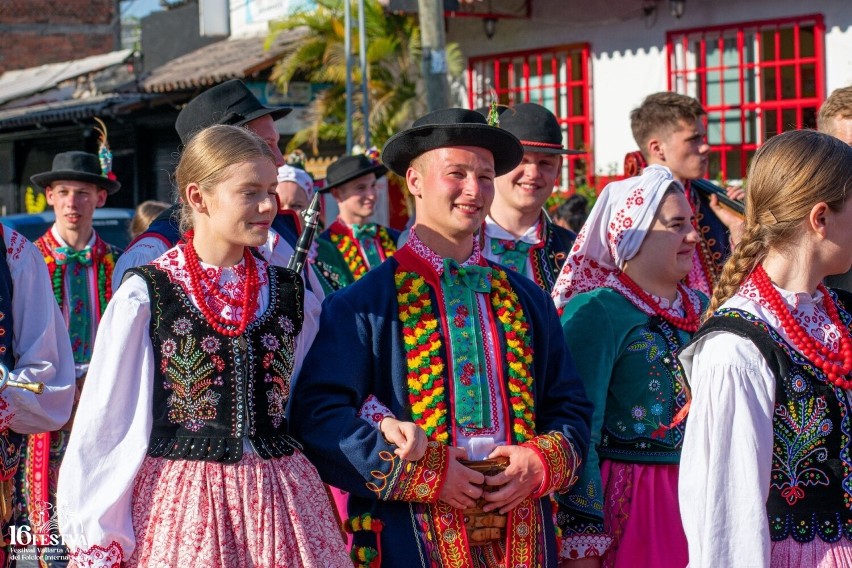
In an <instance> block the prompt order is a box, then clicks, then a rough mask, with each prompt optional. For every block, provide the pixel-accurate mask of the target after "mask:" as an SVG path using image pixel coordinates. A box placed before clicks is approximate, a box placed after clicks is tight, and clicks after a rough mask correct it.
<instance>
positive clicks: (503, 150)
mask: <svg viewBox="0 0 852 568" xmlns="http://www.w3.org/2000/svg"><path fill="white" fill-rule="evenodd" d="M448 146H476V147H478V148H485V149H486V150H489V151H490V152H491V153H492V154H493V155H494V171H495V173H496V174H497V175H498V176H501V175H503V174H505V173H507V172H510V171H511V170H512V169H514V167H515V166H517V165H518V164H519V163H520V162H521V159H522V158H523V156H524V150H523V148H522V147H521V143H520V142H519V141H518V139H517V138H515V136H514V135H513V134H512V133H510V132H508V131H506V130H503V129H502V128H497V127H495V126H489V125H488V123H487V122H486V121H485V117H484V116H482V115H481V114H479V113H478V112H476V111H475V110H467V109H463V108H448V109H443V110H437V111H434V112H430V113H429V114H427V115H426V116H424V117H422V118H419V119H417V120H416V121H415V122H414V124H413V125H412V127H411V128H409V129H408V130H403V131H402V132H399V133H397V134H394V135H393V136H392V137H391V138H390V140H388V141H387V143H386V144H385V147H384V149H383V150H382V161H384V163H385V164H386V165H387V166H388V167H389V168H390V169H391V170H392V171H393V172H395V173H397V174H399V175H401V176H404V175H405V172H406V170H408V166H409V165H410V164H411V161H412V160H413V159H414V158H416V157H417V156H419V155H421V154H423V153H424V152H428V151H429V150H434V149H435V148H445V147H448Z"/></svg>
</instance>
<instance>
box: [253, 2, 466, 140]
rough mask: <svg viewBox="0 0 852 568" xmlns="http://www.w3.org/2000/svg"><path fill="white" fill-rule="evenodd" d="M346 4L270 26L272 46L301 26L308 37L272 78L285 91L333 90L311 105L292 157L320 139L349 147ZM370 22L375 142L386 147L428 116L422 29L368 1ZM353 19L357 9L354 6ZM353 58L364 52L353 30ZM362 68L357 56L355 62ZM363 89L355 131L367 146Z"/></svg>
mask: <svg viewBox="0 0 852 568" xmlns="http://www.w3.org/2000/svg"><path fill="white" fill-rule="evenodd" d="M343 2H344V0H316V1H315V6H314V7H313V8H311V9H307V10H299V11H297V12H295V13H294V14H292V15H291V16H289V17H287V18H285V19H284V20H280V21H277V22H274V23H273V24H272V25H271V26H270V28H271V29H270V35H269V38H268V39H267V44H269V43H271V42H272V41H274V39H275V37H276V35H277V34H279V33H281V32H284V31H287V30H293V29H297V28H303V29H304V28H307V30H308V33H307V34H305V35H304V36H302V37H301V38H300V39H298V40H297V41H296V43H295V45H294V48H293V49H292V50H291V51H290V52H289V53H288V54H287V55H286V56H285V57H284V58H283V59H281V60H280V61H279V62H278V63H277V64H276V65H275V67H274V69H273V71H272V80H273V81H275V82H276V83H277V85H278V87H279V88H280V89H281V90H282V91H283V92H286V90H287V85H288V83H289V82H290V81H292V80H293V79H294V78H299V79H302V80H306V81H310V82H311V83H315V84H317V83H319V84H328V85H329V86H328V87H327V88H325V89H323V90H322V91H321V92H320V93H318V94H317V96H316V98H315V99H314V100H313V102H312V103H311V105H310V109H309V120H310V125H309V126H308V127H307V128H305V129H304V130H301V131H299V132H297V133H296V134H295V135H294V137H293V139H292V140H291V141H290V143H289V144H288V147H287V149H288V151H289V150H293V149H295V148H297V147H299V146H302V145H303V144H310V145H311V146H312V148H313V151H314V153H317V151H318V145H319V142H320V141H335V142H340V143H343V142H345V140H346V87H345V85H346V57H345V50H344V35H345V26H344V12H343V11H344V4H343ZM364 4H365V6H364V21H365V28H366V36H367V79H368V83H367V85H368V98H369V116H368V124H369V126H370V135H371V137H372V140H371V142H372V143H373V144H374V145H377V146H379V147H381V146H382V145H383V144H384V142H385V141H386V140H387V139H388V138H390V136H391V135H393V134H394V133H396V132H398V131H400V130H402V129H404V128H406V127H408V126H409V125H410V123H411V122H412V121H413V120H414V119H415V118H417V117H418V116H421V115H422V114H424V113H425V112H426V110H427V109H426V101H425V98H424V97H422V96H420V94H421V93H423V92H424V86H423V79H422V74H421V69H420V61H421V48H420V27H419V26H418V24H417V20H416V18H414V17H413V16H407V15H396V14H389V13H387V12H385V10H384V8H383V7H382V5H381V4H380V3H379V2H378V0H366V1H365V3H364ZM352 13H353V14H356V13H357V9H356V8H355V7H353V10H352ZM353 32H354V33H353V34H352V43H353V54H357V53H358V49H359V46H358V34H357V30H353ZM447 62H448V68H449V73H450V76H451V77H452V76H460V75H461V73H462V57H461V52H460V51H459V49H458V46H457V45H456V44H450V45H448V46H447ZM356 64H357V58H356ZM352 79H353V83H354V84H356V85H358V84H359V81H360V79H361V71H360V69H358V68H357V65H355V66H354V67H353V77H352ZM362 100H363V98H362V96H361V92H360V90H357V89H356V92H355V93H354V94H353V101H352V102H353V107H354V109H355V110H354V112H353V114H352V123H353V132H354V133H358V134H357V136H358V138H356V139H355V142H356V143H359V144H362V145H363V143H364V140H363V123H364V116H363V113H362V112H361V108H362V107H361V101H362Z"/></svg>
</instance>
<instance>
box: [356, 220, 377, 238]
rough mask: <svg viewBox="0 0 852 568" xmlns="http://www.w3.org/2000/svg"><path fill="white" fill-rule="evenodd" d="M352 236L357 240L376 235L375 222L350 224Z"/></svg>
mask: <svg viewBox="0 0 852 568" xmlns="http://www.w3.org/2000/svg"><path fill="white" fill-rule="evenodd" d="M352 236H353V237H355V239H356V240H359V241H360V240H362V239H365V238H370V239H372V238H373V237H375V236H376V224H375V223H366V224H364V225H352Z"/></svg>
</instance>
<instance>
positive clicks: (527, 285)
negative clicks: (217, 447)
mask: <svg viewBox="0 0 852 568" xmlns="http://www.w3.org/2000/svg"><path fill="white" fill-rule="evenodd" d="M522 155H523V148H522V147H521V144H520V142H519V141H518V139H517V138H515V136H513V135H512V134H510V133H509V132H507V131H505V130H502V129H499V128H495V127H493V126H489V125H488V124H487V123H486V121H485V118H484V117H483V116H482V115H480V114H478V113H477V112H475V111H470V110H464V109H446V110H442V111H437V112H433V113H431V114H428V115H426V116H424V117H423V118H421V119H419V120H417V121H416V122H415V123H414V126H413V127H412V128H410V129H409V130H406V131H404V132H401V133H399V134H396V135H395V136H393V137H392V138H391V139H390V140H388V142H387V144H386V145H385V148H384V151H383V152H382V156H383V160H384V163H385V164H386V165H387V166H388V167H389V168H390V169H391V170H392V171H394V172H395V173H397V174H399V175H400V176H403V177H405V179H406V182H407V184H408V187H409V190H410V191H411V193H412V195H413V196H414V200H415V207H416V212H417V221H416V223H415V225H414V227H413V228H412V230H411V233H410V235H409V239H408V241H407V242H406V244H405V245H404V246H403V247H402V248H400V249H399V250H398V251H397V252H396V254H394V256H393V257H392V258H390V259H389V260H388V261H386V262H384V263H383V264H382V265H381V266H379V267H378V268H375V269H373V270H371V271H370V272H369V273H368V274H366V275H365V276H364V277H363V278H361V279H360V280H359V281H358V282H355V283H354V284H352V285H351V286H348V287H347V288H345V289H343V290H341V291H338V292H336V293H334V294H332V295H330V296H329V297H328V299H327V301H326V303H325V305H324V306H323V312H322V317H321V322H320V331H319V333H318V335H317V339H316V340H315V342H314V344H313V347H312V348H311V351H310V353H309V354H308V357H307V359H306V360H305V363H304V365H303V367H302V373H301V375H300V377H299V378H298V380H297V381H296V382H295V386H294V394H293V404H292V405H291V409H290V412H291V421H290V424H291V427H292V429H293V432H294V434H295V436H296V437H297V438H298V439H300V440H301V441H302V442H303V444H304V447H305V453H306V455H307V456H308V457H309V458H310V459H311V461H312V462H313V463H314V465H316V467H317V469H318V470H319V472H320V475H321V476H322V477H323V478H324V480H325V481H326V482H327V483H329V484H331V485H333V486H336V487H340V488H341V489H344V490H346V491H349V492H350V497H349V513H350V515H351V516H352V517H351V518H350V520H349V522H348V523H347V526H348V527H349V528H350V529H351V531H352V532H353V547H354V548H353V552H354V553H355V554H357V555H358V557H359V558H362V557H363V558H367V559H369V561H370V562H371V563H373V562H375V563H376V564H377V565H379V564H380V565H381V566H383V567H384V568H410V567H411V566H420V565H421V564H423V563H424V562H427V563H429V564H432V565H436V566H472V567H497V566H518V565H527V566H530V568H532V567H534V566H536V567H555V566H556V563H557V556H558V555H557V550H556V546H557V544H556V538H555V529H554V525H553V515H552V508H551V502H550V499H549V494H550V493H552V492H553V491H565V490H567V489H568V488H569V487H571V485H572V484H573V483H574V481H575V480H576V478H577V477H576V471H577V468H578V467H579V464H580V462H581V459H582V456H583V455H584V454H585V452H586V450H587V447H588V441H589V420H590V415H591V407H590V405H589V403H588V400H587V399H586V397H585V394H584V391H583V386H582V384H581V383H580V380H579V378H578V376H577V374H576V371H575V369H574V364H573V361H572V359H571V356H570V354H569V352H568V349H567V347H566V345H565V340H564V338H563V336H562V330H561V327H560V325H559V319H558V317H557V315H556V310H555V308H554V306H553V303H552V301H551V300H550V297H549V295H548V294H546V293H545V292H544V291H542V290H541V289H540V288H538V287H537V286H536V285H535V284H534V283H533V282H530V281H529V280H528V279H526V278H524V277H522V276H520V275H519V274H517V273H515V272H512V271H508V270H505V269H504V268H503V267H502V266H500V265H498V264H495V263H492V262H489V261H487V260H486V259H484V258H483V256H482V254H481V252H480V248H479V242H478V240H477V239H475V238H474V234H475V233H476V231H478V230H479V228H480V227H481V226H482V222H483V221H484V219H485V215H486V213H487V212H488V208H489V206H490V205H491V201H492V199H493V197H494V177H495V176H499V175H503V174H505V173H507V172H509V171H511V170H512V169H513V168H514V167H515V166H516V165H517V164H518V162H519V161H520V160H521V157H522ZM533 354H535V357H534V358H533ZM386 417H395V418H398V419H399V420H403V421H411V422H414V423H415V424H417V425H418V426H419V427H420V428H422V429H423V430H424V431H425V433H426V436H427V437H428V439H429V443H428V446H427V449H426V453H425V455H424V456H423V457H422V458H421V459H419V460H418V461H416V462H408V461H405V460H403V459H401V458H399V457H398V456H397V455H396V454H394V447H393V446H392V445H391V444H390V443H388V442H387V440H386V437H385V436H386V435H388V434H390V433H391V432H389V431H387V430H386V429H387V428H390V426H389V423H391V421H387V420H384V418H386ZM466 459H467V460H473V461H474V462H475V463H470V462H466V461H463V460H466ZM486 459H490V460H493V461H483V460H486ZM367 520H369V521H370V522H369V523H367ZM424 558H425V559H429V560H428V561H427V560H423V559H424Z"/></svg>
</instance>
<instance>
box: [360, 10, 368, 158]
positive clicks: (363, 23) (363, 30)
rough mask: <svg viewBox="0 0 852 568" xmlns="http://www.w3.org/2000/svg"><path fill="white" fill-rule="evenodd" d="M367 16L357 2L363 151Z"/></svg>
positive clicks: (365, 137)
mask: <svg viewBox="0 0 852 568" xmlns="http://www.w3.org/2000/svg"><path fill="white" fill-rule="evenodd" d="M366 20H367V15H366V14H365V13H364V0H358V48H359V50H358V51H359V55H360V64H361V114H362V116H363V117H364V150H365V151H366V150H367V149H368V148H369V147H370V101H369V98H368V94H367V87H368V85H367V23H366Z"/></svg>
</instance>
